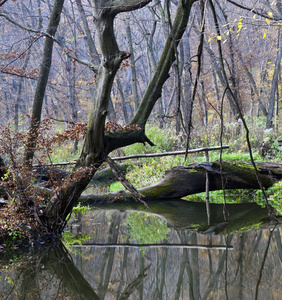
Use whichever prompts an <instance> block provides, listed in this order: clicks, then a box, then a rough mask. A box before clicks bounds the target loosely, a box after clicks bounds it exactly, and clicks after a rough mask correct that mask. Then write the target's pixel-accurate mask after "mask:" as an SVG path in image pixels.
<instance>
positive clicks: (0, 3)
mask: <svg viewBox="0 0 282 300" xmlns="http://www.w3.org/2000/svg"><path fill="white" fill-rule="evenodd" d="M7 1H8V0H3V1H1V2H0V6H2V5H4V4H5V2H7Z"/></svg>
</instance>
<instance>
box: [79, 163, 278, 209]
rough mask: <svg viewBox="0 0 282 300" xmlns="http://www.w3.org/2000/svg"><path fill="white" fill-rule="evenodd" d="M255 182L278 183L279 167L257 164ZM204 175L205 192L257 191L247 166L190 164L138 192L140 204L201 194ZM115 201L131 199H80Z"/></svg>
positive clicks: (85, 197) (122, 195)
mask: <svg viewBox="0 0 282 300" xmlns="http://www.w3.org/2000/svg"><path fill="white" fill-rule="evenodd" d="M256 165H257V169H258V173H259V179H260V181H261V183H262V185H263V186H264V187H265V188H269V187H271V186H272V185H273V184H274V183H275V182H277V181H279V180H281V179H282V164H279V163H269V162H257V163H256ZM206 174H208V176H209V190H210V191H215V190H221V189H222V182H223V184H224V188H225V189H259V188H260V187H259V184H258V181H257V179H256V176H255V172H254V168H253V166H252V164H251V163H250V162H243V161H223V162H222V168H221V165H220V162H218V161H216V162H205V163H193V164H190V165H189V166H187V167H182V166H178V167H174V168H172V169H171V170H167V171H165V177H164V178H163V179H162V180H161V181H159V182H158V183H157V184H155V185H152V186H149V187H145V188H141V189H139V192H140V193H141V194H142V195H143V196H144V198H143V200H145V201H148V200H157V199H158V200H160V199H161V200H165V199H174V198H181V197H185V196H188V195H192V194H197V193H201V192H204V191H205V188H206ZM117 200H126V201H132V200H134V197H133V196H132V195H131V194H130V193H129V192H127V191H120V192H117V193H109V194H96V195H92V194H91V195H81V197H80V201H81V202H82V203H83V204H88V205H95V204H97V203H101V202H114V201H117Z"/></svg>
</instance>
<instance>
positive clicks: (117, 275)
mask: <svg viewBox="0 0 282 300" xmlns="http://www.w3.org/2000/svg"><path fill="white" fill-rule="evenodd" d="M135 216H136V220H140V214H138V215H135ZM133 217H134V213H130V212H118V211H105V210H101V211H95V210H94V211H90V212H88V213H87V215H86V216H85V217H84V220H83V222H82V223H81V224H80V231H81V232H82V233H85V232H87V233H88V234H90V235H92V237H93V238H92V239H91V240H89V241H87V244H84V245H83V246H82V247H81V246H79V245H77V246H76V247H75V248H70V249H69V250H70V253H71V255H70V254H69V252H68V251H67V250H66V249H65V247H64V246H62V245H58V246H53V247H49V248H44V249H42V250H41V251H38V252H36V253H26V254H21V257H20V256H17V255H16V254H11V253H10V254H8V253H6V254H5V255H4V254H3V255H2V256H3V259H2V260H1V273H0V276H1V277H0V280H1V281H0V285H1V287H0V291H1V292H0V298H1V299H109V300H110V299H119V300H120V299H133V300H135V299H146V300H147V299H149V300H150V299H160V300H163V299H168V300H171V299H280V295H281V293H282V288H281V277H282V268H281V262H282V246H281V227H276V228H274V229H273V230H270V229H269V228H266V229H263V230H253V231H248V232H244V233H234V234H228V235H227V234H226V235H225V234H220V235H208V234H200V233H196V232H194V231H191V230H190V229H183V230H175V229H173V228H169V229H168V228H167V229H165V228H164V227H163V221H160V222H157V221H156V219H155V218H156V217H153V218H152V220H150V217H149V216H148V214H146V215H144V218H145V219H144V220H145V221H144V220H143V221H139V222H135V223H134V222H132V218H133ZM128 218H129V220H131V221H130V222H128ZM140 224H142V226H146V225H147V226H150V228H151V230H156V231H157V232H154V233H152V236H150V243H160V242H162V243H165V244H177V245H180V244H182V245H202V246H207V247H206V248H204V247H199V248H195V247H194V248H192V249H189V248H185V247H183V248H181V247H180V246H179V247H159V248H158V247H153V248H144V250H143V251H140V248H136V247H129V246H126V247H125V246H122V245H123V244H129V243H131V242H134V243H136V242H139V243H140V242H141V240H139V241H138V235H135V237H133V235H132V233H133V232H134V234H136V232H138V230H139V231H140V233H141V232H142V226H141V225H140ZM152 224H153V225H154V226H153V225H152ZM133 226H136V227H137V228H132V227H133ZM138 226H139V227H140V228H139V227H138ZM153 227H154V228H153ZM76 228H77V227H76ZM158 230H159V232H158ZM144 239H145V236H142V241H144ZM160 239H162V241H160ZM101 243H104V244H112V245H113V244H122V245H120V246H119V247H107V246H105V247H101V246H99V247H96V246H94V245H93V244H101ZM213 245H216V246H219V245H221V246H222V247H223V248H218V247H215V248H212V246H213ZM231 245H232V246H233V248H229V249H225V248H224V247H226V246H231ZM208 246H209V247H210V248H209V247H208Z"/></svg>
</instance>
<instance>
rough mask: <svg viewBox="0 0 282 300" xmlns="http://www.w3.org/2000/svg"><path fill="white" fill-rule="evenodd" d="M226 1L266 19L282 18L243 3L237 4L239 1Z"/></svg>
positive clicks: (277, 19)
mask: <svg viewBox="0 0 282 300" xmlns="http://www.w3.org/2000/svg"><path fill="white" fill-rule="evenodd" d="M227 2H229V3H231V4H233V5H235V6H237V7H240V8H242V9H245V10H248V11H250V12H252V13H254V14H255V15H258V16H261V17H263V18H267V19H270V20H273V21H281V20H282V19H281V17H277V16H269V15H268V14H267V13H264V12H259V11H258V10H257V9H254V8H250V7H247V6H244V5H242V4H239V3H237V2H235V1H232V0H227Z"/></svg>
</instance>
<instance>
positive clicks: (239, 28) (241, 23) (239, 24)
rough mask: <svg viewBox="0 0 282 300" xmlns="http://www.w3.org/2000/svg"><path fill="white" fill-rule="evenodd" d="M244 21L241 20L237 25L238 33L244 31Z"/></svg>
mask: <svg viewBox="0 0 282 300" xmlns="http://www.w3.org/2000/svg"><path fill="white" fill-rule="evenodd" d="M242 21H243V19H240V20H239V21H238V23H237V27H238V30H237V33H238V32H239V31H240V30H241V29H242V26H243V22H242Z"/></svg>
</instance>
